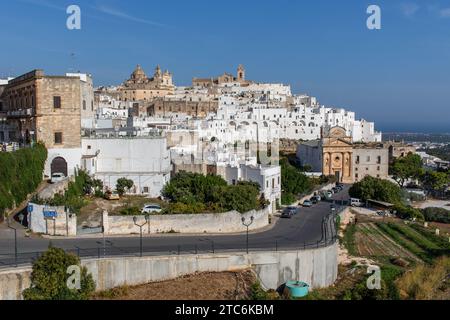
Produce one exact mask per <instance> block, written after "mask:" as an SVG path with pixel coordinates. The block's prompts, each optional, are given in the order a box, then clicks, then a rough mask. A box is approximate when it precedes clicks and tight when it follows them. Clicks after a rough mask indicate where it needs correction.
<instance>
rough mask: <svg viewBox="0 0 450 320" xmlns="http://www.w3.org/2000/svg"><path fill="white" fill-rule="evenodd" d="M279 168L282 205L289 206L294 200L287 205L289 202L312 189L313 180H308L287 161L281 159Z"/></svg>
mask: <svg viewBox="0 0 450 320" xmlns="http://www.w3.org/2000/svg"><path fill="white" fill-rule="evenodd" d="M280 166H281V189H282V193H283V194H282V196H283V195H284V198H282V203H283V204H291V203H292V202H294V201H295V200H294V201H292V202H290V203H289V201H290V200H292V199H294V198H295V197H297V196H299V195H302V194H307V193H309V192H311V191H312V190H313V189H314V182H313V179H310V178H308V177H307V176H306V175H305V174H304V173H303V172H301V171H300V170H299V169H298V168H296V167H294V166H293V165H291V164H290V163H289V161H288V159H286V158H284V159H281V160H280ZM283 199H284V201H283Z"/></svg>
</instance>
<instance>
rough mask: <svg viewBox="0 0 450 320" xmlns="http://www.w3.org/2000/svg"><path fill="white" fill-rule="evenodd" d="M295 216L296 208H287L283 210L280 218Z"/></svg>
mask: <svg viewBox="0 0 450 320" xmlns="http://www.w3.org/2000/svg"><path fill="white" fill-rule="evenodd" d="M295 214H297V208H296V207H287V208H286V209H284V210H283V213H282V214H281V217H282V218H289V219H290V218H292V217H293V216H294V215H295Z"/></svg>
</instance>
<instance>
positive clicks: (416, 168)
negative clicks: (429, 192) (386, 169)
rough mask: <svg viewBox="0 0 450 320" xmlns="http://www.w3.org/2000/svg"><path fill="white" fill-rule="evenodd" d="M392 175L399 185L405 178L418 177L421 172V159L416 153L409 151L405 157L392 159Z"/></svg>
mask: <svg viewBox="0 0 450 320" xmlns="http://www.w3.org/2000/svg"><path fill="white" fill-rule="evenodd" d="M391 173H392V177H393V179H394V180H395V181H397V183H398V184H399V186H400V187H403V186H404V184H405V182H406V180H408V179H413V178H418V177H419V176H420V175H421V174H422V173H423V170H422V159H421V158H420V156H419V155H417V154H412V153H409V154H408V155H407V156H406V157H402V158H398V159H395V160H394V163H393V164H392V167H391Z"/></svg>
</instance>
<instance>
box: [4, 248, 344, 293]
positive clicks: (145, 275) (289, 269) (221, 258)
mask: <svg viewBox="0 0 450 320" xmlns="http://www.w3.org/2000/svg"><path fill="white" fill-rule="evenodd" d="M82 264H83V265H84V266H86V267H87V269H88V271H89V272H90V273H91V274H92V276H93V278H94V280H95V282H96V284H97V290H99V291H100V290H107V289H111V288H114V287H118V286H123V285H139V284H145V283H149V282H154V281H163V280H170V279H175V278H178V277H180V276H184V275H187V274H193V273H196V272H224V271H238V270H244V269H249V268H253V270H255V272H256V274H257V275H258V278H259V281H260V282H261V284H262V285H263V287H265V288H266V289H277V288H278V287H279V286H281V285H283V284H284V283H286V282H287V281H290V280H298V281H304V282H306V283H308V284H310V285H311V287H312V288H323V287H328V286H330V285H332V284H333V283H334V282H335V281H336V278H337V272H338V265H337V264H338V249H337V244H334V245H331V246H329V247H325V248H318V249H311V250H302V251H278V252H273V251H268V252H252V253H250V254H245V253H227V254H220V253H218V254H201V255H181V256H164V257H143V258H122V257H119V258H111V259H95V260H85V261H82ZM29 278H30V268H28V269H15V270H10V271H0V300H6V299H9V300H15V299H21V292H22V291H23V290H24V289H26V288H28V287H29V284H30V280H29Z"/></svg>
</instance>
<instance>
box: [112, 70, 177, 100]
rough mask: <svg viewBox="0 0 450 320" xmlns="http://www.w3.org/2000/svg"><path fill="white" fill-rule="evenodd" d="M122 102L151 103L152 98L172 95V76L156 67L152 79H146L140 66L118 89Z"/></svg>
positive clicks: (173, 89)
mask: <svg viewBox="0 0 450 320" xmlns="http://www.w3.org/2000/svg"><path fill="white" fill-rule="evenodd" d="M119 92H120V99H121V100H122V101H152V100H153V99H154V98H158V97H165V96H167V95H172V94H174V92H175V86H174V84H173V79H172V74H171V73H170V72H169V71H165V72H162V71H161V68H160V67H159V66H157V67H156V69H155V73H154V75H153V77H152V78H148V77H147V75H146V74H145V72H144V70H143V69H142V68H141V66H140V65H138V66H137V67H136V69H135V70H134V71H133V73H132V74H131V76H130V79H128V80H126V81H125V82H124V83H123V85H122V86H121V87H120V88H119Z"/></svg>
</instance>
